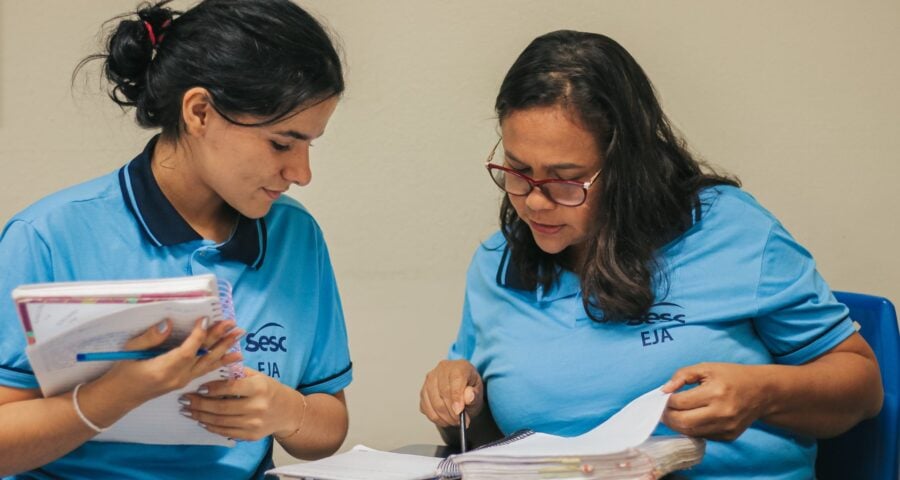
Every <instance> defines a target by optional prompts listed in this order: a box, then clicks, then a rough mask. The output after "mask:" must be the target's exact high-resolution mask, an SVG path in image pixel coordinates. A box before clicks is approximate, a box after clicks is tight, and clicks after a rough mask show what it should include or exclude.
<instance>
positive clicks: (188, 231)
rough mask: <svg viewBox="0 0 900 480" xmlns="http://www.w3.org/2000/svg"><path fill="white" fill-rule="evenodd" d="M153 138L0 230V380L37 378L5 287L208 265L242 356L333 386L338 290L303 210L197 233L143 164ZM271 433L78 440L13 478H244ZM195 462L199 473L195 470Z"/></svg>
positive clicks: (291, 377)
mask: <svg viewBox="0 0 900 480" xmlns="http://www.w3.org/2000/svg"><path fill="white" fill-rule="evenodd" d="M155 141H156V139H155V138H154V139H153V140H151V141H150V143H149V144H148V145H147V147H146V149H145V150H144V151H143V152H142V153H141V154H140V155H138V156H137V157H136V158H135V159H134V160H132V161H131V162H130V163H128V164H127V165H125V166H124V167H122V168H121V169H120V170H118V171H116V172H114V173H111V174H108V175H106V176H103V177H100V178H97V179H95V180H93V181H89V182H87V183H84V184H81V185H78V186H75V187H71V188H69V189H66V190H63V191H61V192H58V193H55V194H53V195H50V196H49V197H47V198H44V199H43V200H40V201H38V202H37V203H35V204H34V205H32V206H30V207H28V208H27V209H25V210H24V211H23V212H21V213H19V214H17V215H15V216H14V217H13V218H12V219H11V220H10V221H9V223H8V224H7V225H6V227H5V229H4V230H3V233H2V236H0V265H2V268H0V384H2V385H5V386H9V387H15V388H36V387H37V386H38V384H37V381H36V380H35V377H34V375H33V374H32V372H31V368H30V366H29V363H28V359H27V357H26V356H25V353H24V348H25V337H24V335H23V331H22V328H21V326H20V324H19V319H18V316H17V315H16V312H15V309H14V305H13V303H12V301H11V297H10V292H11V291H12V289H13V288H15V287H17V286H18V285H21V284H23V283H34V282H57V281H58V282H62V281H74V280H116V279H140V278H160V277H177V276H183V275H199V274H205V273H212V274H215V275H216V276H217V277H218V278H220V279H225V280H228V281H229V282H231V284H232V285H233V288H234V291H233V295H234V303H235V309H236V316H237V322H238V325H239V326H240V327H241V328H243V329H245V330H246V331H247V334H246V335H245V336H244V338H243V340H242V345H241V347H242V349H243V356H244V365H246V366H247V367H250V368H253V369H256V370H259V371H260V372H262V373H265V374H267V375H269V376H271V377H273V378H275V379H277V380H278V381H280V382H281V383H284V384H285V385H289V386H291V387H293V388H296V389H297V390H299V391H300V392H301V393H303V394H305V395H308V394H312V393H329V394H334V393H337V392H339V391H340V390H342V389H343V388H345V387H346V386H347V385H349V384H350V381H351V379H352V370H351V363H350V355H349V352H348V347H347V332H346V328H345V326H344V317H343V312H342V310H341V302H340V298H339V296H338V289H337V285H336V283H335V279H334V273H333V271H332V268H331V262H330V260H329V256H328V249H327V248H326V246H325V241H324V239H323V238H322V231H321V230H320V228H319V226H318V225H317V224H316V222H315V220H314V219H313V218H312V216H311V215H310V214H309V212H307V211H306V209H305V208H303V206H301V205H300V204H299V203H297V202H296V201H294V200H292V199H290V198H286V197H282V198H281V199H279V200H278V201H276V202H275V204H274V205H273V206H272V209H271V210H270V211H269V213H268V214H267V215H266V216H265V217H264V218H261V219H257V220H253V219H249V218H245V217H241V218H240V220H239V222H238V224H237V227H236V228H235V231H234V233H233V234H232V236H231V238H229V239H228V240H227V241H225V242H224V243H221V244H216V243H215V242H212V241H209V240H204V239H203V238H202V237H201V236H200V235H199V234H197V232H195V231H194V230H193V229H192V228H191V227H190V226H189V225H188V223H187V222H186V221H185V220H184V219H183V218H182V217H181V216H180V215H179V214H178V213H177V212H176V210H175V208H174V207H173V206H172V204H171V203H169V201H168V200H167V199H166V197H165V196H164V195H163V194H162V191H161V190H160V188H159V185H158V184H157V183H156V180H155V179H154V177H153V174H152V172H151V171H150V156H151V154H152V152H153V146H154V144H155ZM271 444H272V439H271V437H269V438H266V439H263V440H260V441H256V442H238V443H237V446H235V447H233V448H227V447H216V446H157V445H142V444H131V443H110V442H93V441H91V442H87V443H85V444H84V445H82V446H81V447H79V448H77V449H75V450H74V451H72V452H71V453H69V454H68V455H66V456H64V457H62V458H60V459H59V460H56V461H54V462H52V463H50V464H48V465H45V466H43V467H41V468H39V469H37V470H35V471H32V472H27V473H23V474H21V475H20V476H19V477H18V478H60V477H63V478H75V477H80V478H146V479H156V478H196V477H197V475H201V476H202V477H204V478H253V477H261V476H262V472H263V471H264V469H265V468H266V467H267V466H268V465H267V464H268V463H269V462H270V461H271V460H270V455H271V450H270V449H271V446H272V445H271ZM198 472H199V473H198Z"/></svg>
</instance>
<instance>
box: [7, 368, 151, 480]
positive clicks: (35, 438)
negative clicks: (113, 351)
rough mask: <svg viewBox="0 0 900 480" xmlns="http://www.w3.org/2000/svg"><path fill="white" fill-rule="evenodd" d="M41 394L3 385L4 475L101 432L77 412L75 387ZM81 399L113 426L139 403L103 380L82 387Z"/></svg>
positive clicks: (102, 423)
mask: <svg viewBox="0 0 900 480" xmlns="http://www.w3.org/2000/svg"><path fill="white" fill-rule="evenodd" d="M40 395H41V393H40V391H38V390H18V389H11V388H3V389H0V403H2V405H0V424H2V425H3V428H0V476H5V475H10V474H13V473H17V472H24V471H27V470H31V469H34V468H37V467H40V466H41V465H45V464H47V463H50V462H52V461H54V460H56V459H58V458H60V457H62V456H63V455H65V454H67V453H69V452H71V451H72V450H74V449H76V448H78V447H79V446H80V445H81V444H83V443H84V442H86V441H88V440H90V439H91V438H93V437H94V436H95V435H96V434H97V432H95V431H94V430H93V429H91V428H90V427H88V426H87V424H85V423H84V422H83V421H82V420H81V419H80V418H79V417H78V415H77V414H76V413H75V407H74V405H73V403H72V392H67V393H64V394H61V395H57V396H55V397H50V398H43V397H41V396H40ZM78 403H79V406H80V408H81V411H82V413H83V414H84V415H85V417H87V418H88V419H89V420H90V421H91V422H93V423H94V424H95V425H97V426H99V427H108V426H109V425H112V424H113V423H115V422H116V420H118V419H119V418H121V417H122V416H124V415H125V414H126V413H128V411H130V410H131V409H132V408H134V407H135V406H136V405H134V406H132V405H130V404H129V403H128V402H126V401H123V400H122V398H121V397H120V396H118V395H116V393H115V392H113V391H111V389H110V388H109V386H108V385H106V384H105V383H104V382H102V381H100V380H97V381H95V382H92V383H89V384H85V385H84V386H82V387H81V388H80V389H79V391H78Z"/></svg>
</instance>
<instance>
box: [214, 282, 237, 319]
mask: <svg viewBox="0 0 900 480" xmlns="http://www.w3.org/2000/svg"><path fill="white" fill-rule="evenodd" d="M216 284H217V285H218V288H219V306H220V307H221V308H222V320H235V314H234V298H233V297H232V296H231V283H230V282H229V281H228V280H216Z"/></svg>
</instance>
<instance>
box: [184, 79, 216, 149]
mask: <svg viewBox="0 0 900 480" xmlns="http://www.w3.org/2000/svg"><path fill="white" fill-rule="evenodd" d="M214 113H215V109H214V108H213V106H212V99H211V98H210V95H209V91H208V90H206V89H205V88H203V87H193V88H191V89H189V90H188V91H186V92H184V96H182V97H181V119H182V121H184V130H185V132H186V133H187V134H188V135H192V136H198V137H202V136H203V135H204V134H205V133H206V130H207V128H208V127H209V121H210V117H211V116H212V115H213V114H214Z"/></svg>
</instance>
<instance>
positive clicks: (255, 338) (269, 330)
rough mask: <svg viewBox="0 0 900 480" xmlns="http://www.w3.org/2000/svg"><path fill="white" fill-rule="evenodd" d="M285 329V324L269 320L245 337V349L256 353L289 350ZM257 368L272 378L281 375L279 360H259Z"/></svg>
mask: <svg viewBox="0 0 900 480" xmlns="http://www.w3.org/2000/svg"><path fill="white" fill-rule="evenodd" d="M284 330H285V328H284V325H281V324H279V323H275V322H269V323H267V324H265V325H263V326H261V327H259V328H257V329H256V331H255V332H253V333H248V334H247V336H246V337H244V351H246V352H254V353H255V352H265V353H277V352H287V345H286V342H287V335H285V334H284ZM256 369H257V370H259V371H260V372H262V373H265V374H266V375H268V376H270V377H272V378H280V377H281V369H279V368H278V362H274V361H259V362H257V365H256Z"/></svg>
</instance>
